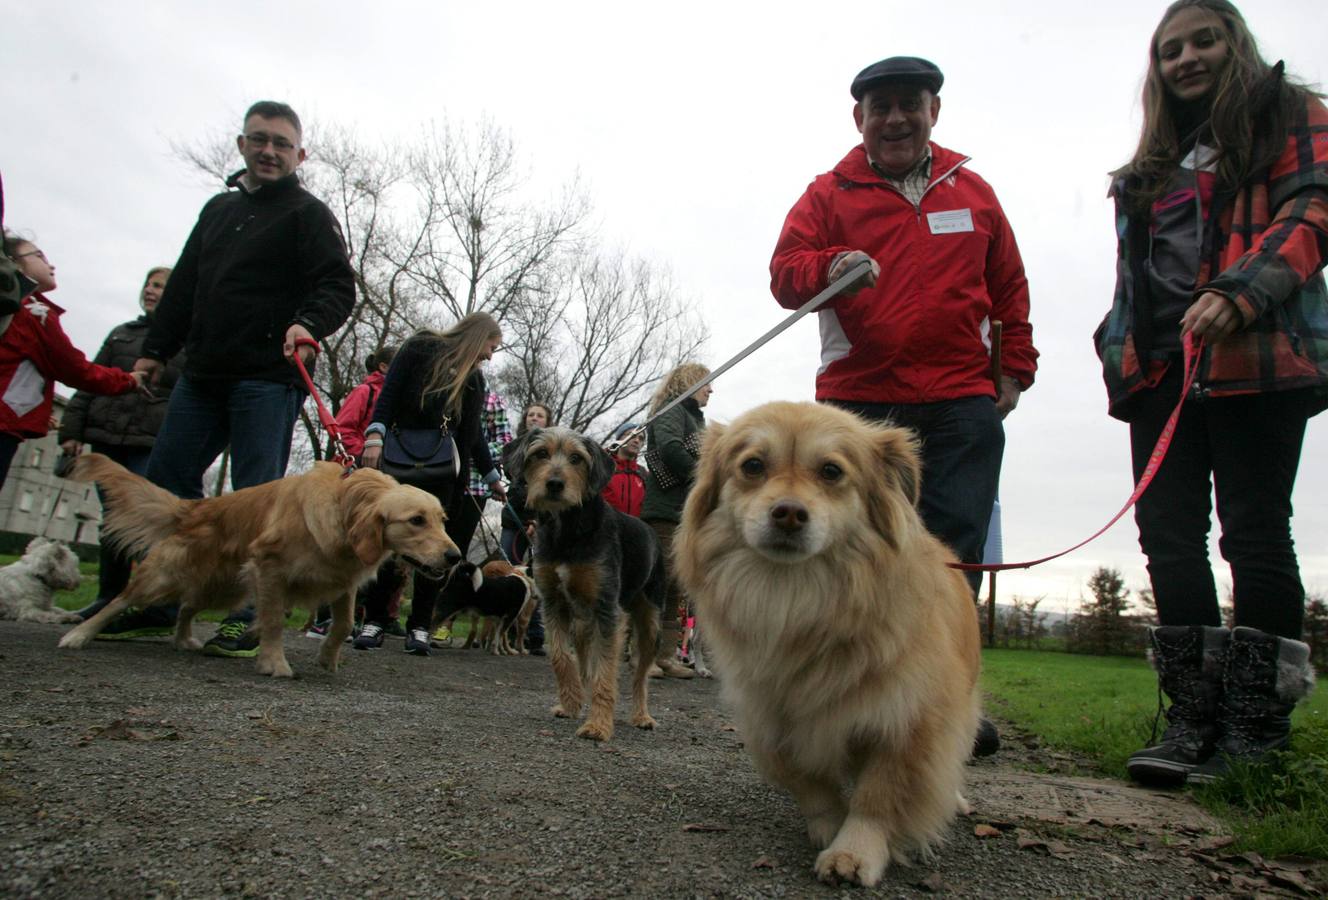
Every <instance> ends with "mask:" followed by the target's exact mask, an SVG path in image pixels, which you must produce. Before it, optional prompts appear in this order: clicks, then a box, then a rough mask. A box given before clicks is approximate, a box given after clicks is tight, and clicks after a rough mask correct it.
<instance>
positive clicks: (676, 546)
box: [673, 422, 729, 584]
mask: <svg viewBox="0 0 1328 900" xmlns="http://www.w3.org/2000/svg"><path fill="white" fill-rule="evenodd" d="M727 430H728V429H727V428H725V427H724V426H723V425H720V424H719V423H717V422H714V423H711V424H710V425H708V426H707V427H706V430H705V434H704V436H703V437H702V439H701V455H700V456H699V457H698V458H697V460H696V471H695V475H696V478H695V480H694V481H693V482H692V489H691V490H690V491H688V492H687V501H686V503H684V504H683V508H682V521H681V523H680V524H679V526H678V532H677V534H676V535H675V536H674V539H673V558H674V562H675V563H676V565H677V566H678V575H679V577H680V579H681V580H682V582H683V583H684V584H687V583H691V582H694V581H695V580H696V579H698V578H699V577H700V576H701V569H702V563H701V559H700V556H699V550H700V544H699V543H698V542H697V540H696V534H697V532H698V531H700V529H701V526H702V525H704V524H705V520H706V519H707V518H709V516H710V514H711V513H712V512H714V511H715V507H716V506H718V505H719V492H720V490H721V489H722V488H723V487H724V462H725V457H726V454H727V453H728V452H729V451H728V447H727V444H726V442H724V435H725V433H726V432H727Z"/></svg>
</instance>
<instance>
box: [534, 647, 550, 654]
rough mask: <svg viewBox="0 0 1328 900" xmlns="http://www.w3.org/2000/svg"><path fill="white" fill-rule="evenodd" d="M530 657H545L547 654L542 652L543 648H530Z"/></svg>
mask: <svg viewBox="0 0 1328 900" xmlns="http://www.w3.org/2000/svg"><path fill="white" fill-rule="evenodd" d="M530 655H531V656H547V655H548V654H547V653H545V652H544V647H543V646H540V647H531V648H530Z"/></svg>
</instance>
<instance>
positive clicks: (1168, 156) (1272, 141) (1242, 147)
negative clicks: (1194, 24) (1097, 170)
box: [1112, 0, 1315, 211]
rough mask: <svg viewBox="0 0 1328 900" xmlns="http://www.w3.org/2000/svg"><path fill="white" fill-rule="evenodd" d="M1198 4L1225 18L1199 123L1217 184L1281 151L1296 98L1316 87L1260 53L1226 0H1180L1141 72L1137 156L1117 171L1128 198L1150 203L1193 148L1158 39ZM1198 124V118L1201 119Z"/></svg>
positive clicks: (1235, 182) (1239, 179)
mask: <svg viewBox="0 0 1328 900" xmlns="http://www.w3.org/2000/svg"><path fill="white" fill-rule="evenodd" d="M1187 9H1201V10H1205V11H1207V12H1210V13H1212V14H1213V15H1215V16H1217V18H1218V19H1219V20H1220V22H1221V27H1222V31H1223V35H1222V36H1223V38H1224V39H1225V41H1226V44H1227V49H1228V56H1227V64H1226V65H1225V66H1224V67H1223V69H1222V72H1221V74H1220V76H1219V77H1218V80H1217V83H1216V84H1215V85H1213V88H1212V90H1211V91H1210V92H1209V94H1208V95H1207V96H1206V97H1204V98H1203V100H1202V101H1200V102H1203V103H1205V104H1207V107H1208V108H1207V113H1208V116H1207V121H1206V122H1204V123H1203V124H1202V126H1200V127H1202V128H1203V129H1204V131H1205V132H1206V141H1205V142H1206V143H1207V142H1211V143H1212V144H1213V146H1214V149H1215V150H1216V151H1217V186H1218V190H1219V191H1223V192H1234V191H1235V190H1237V189H1238V188H1239V187H1240V186H1241V185H1242V184H1244V183H1246V181H1247V180H1248V179H1249V178H1250V176H1251V175H1253V174H1255V173H1257V172H1260V171H1262V170H1263V169H1265V168H1266V167H1267V166H1269V165H1271V164H1272V162H1273V160H1274V159H1275V158H1276V157H1277V155H1278V154H1279V153H1281V152H1282V149H1283V146H1282V145H1283V144H1284V143H1285V141H1286V131H1287V125H1288V122H1289V120H1290V116H1291V115H1292V112H1293V110H1294V108H1295V104H1296V103H1298V102H1302V101H1303V97H1304V95H1305V94H1311V95H1313V94H1315V92H1314V91H1311V90H1309V89H1308V88H1307V87H1305V86H1304V85H1300V84H1294V83H1291V82H1289V81H1285V80H1284V79H1283V78H1282V64H1281V63H1278V64H1277V65H1276V66H1270V65H1269V64H1268V63H1267V62H1266V61H1265V60H1264V58H1263V57H1262V56H1261V55H1260V54H1259V47H1258V44H1257V42H1256V41H1255V39H1254V35H1252V34H1251V33H1250V29H1249V26H1247V25H1246V24H1245V19H1244V17H1243V16H1241V14H1240V10H1238V9H1236V7H1235V6H1233V5H1232V4H1231V3H1229V2H1228V0H1176V2H1175V3H1172V4H1171V5H1170V6H1168V7H1167V11H1166V12H1165V13H1163V14H1162V21H1160V22H1158V25H1157V28H1156V29H1154V31H1153V36H1152V38H1151V39H1150V40H1149V42H1148V74H1147V76H1146V77H1145V78H1144V90H1143V112H1144V121H1143V129H1142V131H1141V133H1140V135H1139V146H1138V148H1136V149H1135V151H1134V156H1133V158H1132V159H1131V160H1130V161H1129V162H1128V163H1126V164H1125V165H1124V166H1122V167H1121V168H1120V169H1118V170H1116V171H1115V172H1113V173H1112V174H1113V175H1117V176H1120V175H1123V176H1126V177H1127V179H1128V183H1129V188H1130V193H1129V194H1128V196H1127V202H1128V204H1129V206H1130V207H1131V208H1132V209H1133V210H1135V211H1142V210H1146V209H1147V208H1148V207H1150V206H1151V205H1152V204H1153V202H1154V201H1155V200H1156V199H1157V198H1158V196H1159V195H1160V194H1161V193H1162V192H1163V191H1164V190H1165V189H1166V185H1167V182H1168V180H1169V179H1170V177H1171V174H1172V173H1173V172H1174V171H1175V170H1176V167H1177V166H1178V165H1179V164H1180V159H1181V157H1182V156H1183V155H1184V153H1185V152H1188V149H1189V148H1188V144H1189V141H1188V140H1187V138H1189V137H1191V136H1192V133H1193V132H1191V134H1181V133H1180V124H1179V119H1180V116H1179V105H1180V104H1181V103H1182V101H1180V100H1178V99H1177V98H1175V97H1174V96H1172V95H1171V93H1170V91H1168V89H1167V86H1166V84H1165V83H1164V82H1163V81H1162V73H1161V60H1160V58H1159V56H1158V39H1159V38H1160V37H1161V35H1162V29H1163V28H1165V27H1166V26H1167V23H1168V22H1170V21H1171V19H1172V18H1173V17H1175V16H1176V15H1177V14H1178V13H1180V12H1181V11H1183V10H1187ZM1196 124H1198V123H1196Z"/></svg>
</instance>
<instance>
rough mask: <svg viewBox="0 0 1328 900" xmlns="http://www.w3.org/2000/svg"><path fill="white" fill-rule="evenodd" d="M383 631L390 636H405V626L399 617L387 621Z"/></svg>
mask: <svg viewBox="0 0 1328 900" xmlns="http://www.w3.org/2000/svg"><path fill="white" fill-rule="evenodd" d="M383 633H384V634H386V635H387V636H388V637H391V638H403V637H405V636H406V626H404V625H402V624H401V620H400V619H393V620H392V621H391V622H388V623H387V627H386V628H384V629H383Z"/></svg>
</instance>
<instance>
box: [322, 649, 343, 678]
mask: <svg viewBox="0 0 1328 900" xmlns="http://www.w3.org/2000/svg"><path fill="white" fill-rule="evenodd" d="M318 665H319V667H320V668H323V669H326V670H327V671H329V672H331V673H332V674H334V675H335V674H336V671H337V668H338V667H339V666H340V665H341V654H340V653H320V654H318Z"/></svg>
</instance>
